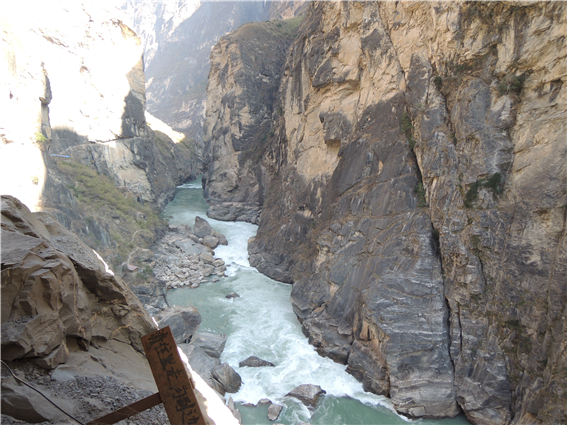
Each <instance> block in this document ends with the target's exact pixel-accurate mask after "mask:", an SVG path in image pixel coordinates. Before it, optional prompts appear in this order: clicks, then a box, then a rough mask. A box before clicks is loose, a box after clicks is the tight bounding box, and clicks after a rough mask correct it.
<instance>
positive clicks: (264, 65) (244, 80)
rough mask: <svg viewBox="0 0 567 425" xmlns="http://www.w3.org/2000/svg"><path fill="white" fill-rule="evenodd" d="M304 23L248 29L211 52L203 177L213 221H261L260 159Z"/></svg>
mask: <svg viewBox="0 0 567 425" xmlns="http://www.w3.org/2000/svg"><path fill="white" fill-rule="evenodd" d="M300 22H301V18H295V19H293V20H289V21H274V22H263V23H254V24H247V25H244V26H242V27H241V28H239V29H238V30H237V31H235V32H234V33H232V34H230V35H227V36H225V37H223V38H221V40H220V41H219V43H217V44H216V45H215V47H214V48H213V50H212V52H211V71H210V73H209V84H208V89H207V93H208V96H207V112H206V119H205V122H204V139H205V152H204V164H205V169H204V176H203V188H204V190H205V199H206V200H207V202H208V203H209V205H210V207H209V210H208V211H207V215H208V216H209V217H212V218H216V219H219V220H229V221H234V220H237V221H248V222H251V223H255V224H257V223H258V219H259V215H260V211H261V207H262V204H263V202H264V197H265V193H266V179H265V176H266V170H265V168H264V167H262V165H261V162H259V159H260V158H261V157H262V155H263V154H264V152H265V151H266V149H267V148H268V146H269V144H270V143H271V142H270V140H271V139H272V138H273V137H274V132H273V128H272V127H273V124H272V118H273V114H274V113H276V114H277V113H278V111H274V106H275V99H276V94H277V90H278V87H279V83H280V78H281V73H282V71H283V65H284V61H285V57H286V52H287V48H288V46H289V45H290V44H291V41H292V39H293V37H294V36H295V30H296V29H297V26H298V25H299V23H300Z"/></svg>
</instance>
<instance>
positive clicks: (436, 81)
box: [433, 76, 443, 90]
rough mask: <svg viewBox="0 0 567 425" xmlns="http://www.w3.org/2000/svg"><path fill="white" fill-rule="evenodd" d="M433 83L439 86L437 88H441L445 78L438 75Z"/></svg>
mask: <svg viewBox="0 0 567 425" xmlns="http://www.w3.org/2000/svg"><path fill="white" fill-rule="evenodd" d="M433 84H435V87H437V90H441V87H443V78H441V77H439V76H437V77H435V78H434V79H433Z"/></svg>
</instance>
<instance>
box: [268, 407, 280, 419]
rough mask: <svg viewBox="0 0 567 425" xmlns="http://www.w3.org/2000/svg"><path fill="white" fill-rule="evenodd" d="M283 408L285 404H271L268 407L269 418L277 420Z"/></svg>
mask: <svg viewBox="0 0 567 425" xmlns="http://www.w3.org/2000/svg"><path fill="white" fill-rule="evenodd" d="M282 409H283V406H280V405H279V404H272V405H270V407H268V419H269V420H271V421H275V420H276V419H277V418H279V416H280V413H281V411H282Z"/></svg>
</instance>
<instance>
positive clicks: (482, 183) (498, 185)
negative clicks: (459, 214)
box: [464, 173, 502, 208]
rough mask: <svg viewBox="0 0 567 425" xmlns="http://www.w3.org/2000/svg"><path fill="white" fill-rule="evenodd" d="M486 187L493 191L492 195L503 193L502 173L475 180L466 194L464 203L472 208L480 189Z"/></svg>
mask: <svg viewBox="0 0 567 425" xmlns="http://www.w3.org/2000/svg"><path fill="white" fill-rule="evenodd" d="M481 187H485V188H487V189H490V190H491V191H492V195H493V196H496V195H497V194H500V193H502V174H500V173H495V174H493V175H491V176H490V177H488V178H487V179H479V180H477V181H476V182H474V183H473V184H472V185H471V186H470V188H469V190H468V191H467V193H466V194H465V199H464V204H465V207H466V208H472V206H473V203H474V202H475V201H476V200H477V199H478V191H479V190H480V188H481Z"/></svg>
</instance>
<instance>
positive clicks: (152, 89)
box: [122, 1, 306, 142]
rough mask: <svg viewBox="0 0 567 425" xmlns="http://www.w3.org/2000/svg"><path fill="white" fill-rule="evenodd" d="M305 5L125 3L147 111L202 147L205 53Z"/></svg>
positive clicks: (296, 12)
mask: <svg viewBox="0 0 567 425" xmlns="http://www.w3.org/2000/svg"><path fill="white" fill-rule="evenodd" d="M305 6H306V5H305V2H301V1H296V2H293V1H283V2H279V1H278V2H270V1H268V2H259V1H228V2H208V1H207V2H201V1H179V2H152V1H142V2H128V3H126V4H124V6H122V7H123V9H124V10H125V11H126V13H127V15H128V17H129V18H128V21H129V22H131V23H132V25H133V28H134V29H135V30H136V32H138V33H139V34H140V37H141V39H142V43H143V46H144V52H145V57H144V60H145V63H146V78H147V93H148V111H149V112H151V113H152V114H153V115H155V116H156V117H158V118H160V119H161V120H163V121H164V122H165V123H167V124H168V125H170V126H171V127H172V128H173V129H175V130H177V131H181V132H183V133H184V134H186V135H187V136H189V137H191V138H193V139H195V140H197V141H198V142H202V141H203V128H202V120H203V118H204V116H205V107H206V86H207V74H208V72H209V69H210V66H209V55H210V53H211V48H212V47H213V46H214V45H215V44H216V43H217V42H218V41H219V39H220V38H221V37H222V36H223V35H225V34H227V33H229V32H231V31H234V30H236V29H237V28H238V27H240V26H241V25H243V24H246V23H248V22H256V21H266V20H269V19H288V18H292V17H294V16H296V15H297V14H298V13H301V10H303V9H305Z"/></svg>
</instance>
